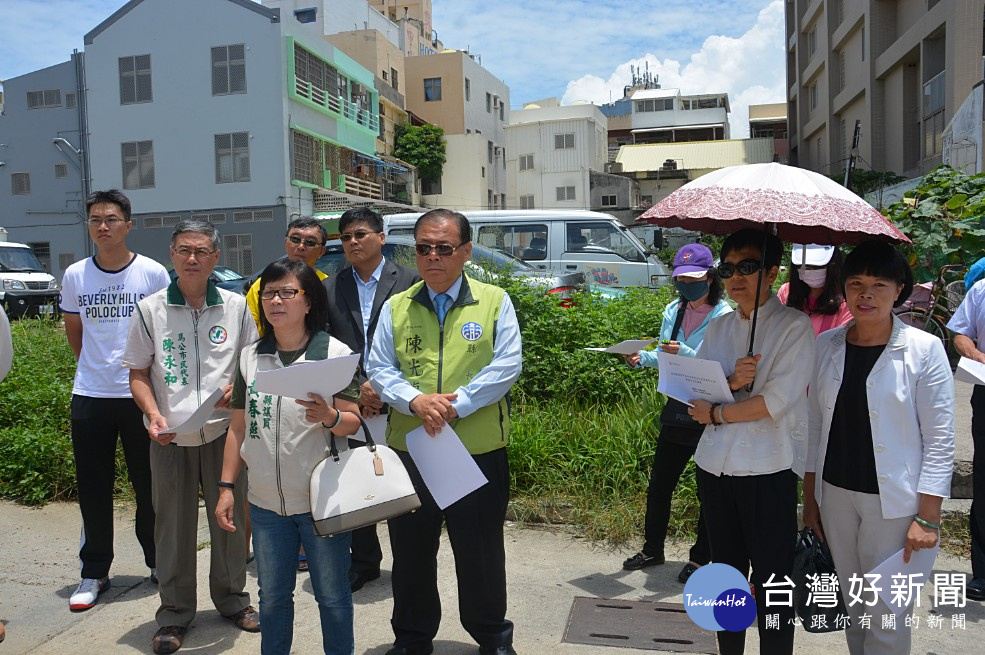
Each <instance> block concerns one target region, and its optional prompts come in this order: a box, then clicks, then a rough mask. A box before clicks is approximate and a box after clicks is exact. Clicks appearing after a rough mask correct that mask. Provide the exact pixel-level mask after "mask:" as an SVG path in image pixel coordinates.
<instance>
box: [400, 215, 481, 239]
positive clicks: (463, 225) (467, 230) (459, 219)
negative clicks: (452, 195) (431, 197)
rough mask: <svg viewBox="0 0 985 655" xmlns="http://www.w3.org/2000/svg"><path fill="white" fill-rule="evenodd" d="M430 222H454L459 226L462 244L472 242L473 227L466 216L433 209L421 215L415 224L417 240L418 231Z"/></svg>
mask: <svg viewBox="0 0 985 655" xmlns="http://www.w3.org/2000/svg"><path fill="white" fill-rule="evenodd" d="M430 221H454V222H455V223H457V224H458V235H459V237H460V238H461V242H462V243H468V242H469V241H471V240H472V226H471V225H469V219H467V218H465V214H462V213H460V212H456V211H452V210H451V209H432V210H431V211H429V212H426V213H424V214H421V216H420V218H418V219H417V222H416V223H414V238H415V239H416V238H417V231H418V230H420V229H421V226H422V225H424V224H425V223H428V222H430Z"/></svg>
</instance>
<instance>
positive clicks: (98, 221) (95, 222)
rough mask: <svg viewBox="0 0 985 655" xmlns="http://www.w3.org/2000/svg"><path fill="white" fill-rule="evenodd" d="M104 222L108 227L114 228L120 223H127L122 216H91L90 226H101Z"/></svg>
mask: <svg viewBox="0 0 985 655" xmlns="http://www.w3.org/2000/svg"><path fill="white" fill-rule="evenodd" d="M103 223H105V224H106V227H108V228H110V229H112V228H114V227H116V226H117V225H120V224H121V223H126V221H124V220H123V219H122V218H90V219H89V227H99V226H100V225H102V224H103Z"/></svg>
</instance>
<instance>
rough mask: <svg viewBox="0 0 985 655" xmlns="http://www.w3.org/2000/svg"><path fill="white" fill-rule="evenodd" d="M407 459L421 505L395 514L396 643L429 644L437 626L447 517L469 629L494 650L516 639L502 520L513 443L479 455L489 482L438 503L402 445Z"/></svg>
mask: <svg viewBox="0 0 985 655" xmlns="http://www.w3.org/2000/svg"><path fill="white" fill-rule="evenodd" d="M397 453H398V454H399V455H400V459H401V460H402V461H403V463H404V465H405V466H406V467H407V472H408V473H409V474H410V478H411V480H412V481H413V482H414V487H415V488H416V490H417V495H418V496H419V497H420V499H421V508H420V509H419V510H417V511H416V512H412V513H410V514H404V515H403V516H398V517H397V518H394V519H390V520H389V521H388V526H389V529H390V548H391V550H392V551H393V618H392V619H391V620H390V624H391V626H392V627H393V634H394V636H395V641H394V644H395V645H396V646H402V647H404V648H420V647H424V646H427V645H429V644H430V643H431V641H432V640H433V639H434V637H435V635H436V634H438V624H439V623H440V621H441V599H440V598H439V597H438V561H437V555H438V545H439V539H440V537H441V525H442V522H444V523H445V525H446V526H447V529H448V538H449V540H450V541H451V548H452V553H453V554H454V557H455V572H456V575H457V578H458V613H459V619H460V620H461V622H462V626H463V627H464V628H465V630H466V631H467V632H468V633H469V634H470V635H471V636H472V638H473V639H475V641H476V643H477V644H479V645H480V646H482V647H485V648H486V649H488V650H495V649H496V648H498V647H499V646H507V645H510V644H512V643H513V623H512V622H510V621H507V620H506V551H505V547H504V545H503V521H504V520H505V518H506V505H507V503H508V501H509V495H510V487H509V485H510V466H509V460H508V459H507V456H506V449H505V448H501V449H499V450H494V451H492V452H491V453H485V454H482V455H473V458H474V459H475V462H476V464H478V465H479V469H481V470H482V472H483V473H484V474H485V476H486V478H488V480H489V483H488V484H485V485H483V486H482V487H480V488H478V489H476V490H475V491H473V492H472V493H470V494H469V495H467V496H465V497H464V498H462V499H461V500H459V501H458V502H456V503H454V504H452V505H450V506H448V507H446V508H445V509H444V510H441V509H439V508H438V506H437V505H436V504H435V502H434V499H433V498H432V497H431V494H430V493H429V492H428V489H427V487H426V486H425V485H424V482H423V480H422V479H421V474H420V472H419V471H418V470H417V467H416V466H415V465H414V461H413V460H412V459H411V457H410V455H409V454H407V453H406V452H402V451H397Z"/></svg>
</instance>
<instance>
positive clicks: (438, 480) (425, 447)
mask: <svg viewBox="0 0 985 655" xmlns="http://www.w3.org/2000/svg"><path fill="white" fill-rule="evenodd" d="M407 452H409V453H410V456H411V458H412V459H413V460H414V464H415V465H417V470H418V471H420V472H421V477H422V478H424V484H425V485H427V488H428V491H430V492H431V496H432V497H433V498H434V502H435V503H437V505H438V507H440V508H441V509H444V508H446V507H448V506H449V505H451V504H452V503H454V502H455V501H457V500H460V499H462V498H464V497H465V496H467V495H468V494H470V493H472V492H473V491H475V490H476V489H478V488H479V487H481V486H482V485H484V484H486V483H487V482H489V480H488V479H487V478H486V476H485V475H483V473H482V471H481V470H479V465H478V464H476V463H475V460H474V459H472V455H470V454H469V451H468V450H466V449H465V446H464V445H463V444H462V440H461V439H459V438H458V435H457V434H455V431H454V430H452V429H451V426H450V425H448V424H447V423H446V424H445V426H444V427H443V428H441V431H439V432H438V434H437V435H435V436H433V437H432V436H430V435H428V433H427V432H426V431H425V430H424V426H423V425H422V426H421V427H419V428H417V429H416V430H411V431H410V432H408V433H407Z"/></svg>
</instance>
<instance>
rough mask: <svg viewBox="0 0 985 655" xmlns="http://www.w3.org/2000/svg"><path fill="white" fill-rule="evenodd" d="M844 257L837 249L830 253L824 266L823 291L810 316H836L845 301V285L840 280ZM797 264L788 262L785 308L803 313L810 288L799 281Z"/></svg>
mask: <svg viewBox="0 0 985 655" xmlns="http://www.w3.org/2000/svg"><path fill="white" fill-rule="evenodd" d="M843 265H844V257H842V256H841V251H839V250H838V248H835V249H834V252H832V253H831V259H830V260H828V263H827V264H826V265H825V269H826V270H827V275H826V277H825V280H824V289H823V290H822V291H821V295H820V296H818V297H817V302H816V303H815V304H814V308H813V309H812V310H811V312H810V313H811V314H837V313H838V310H839V309H840V308H841V303H842V302H843V301H844V300H845V295H844V288H845V283H844V281H843V280H842V273H841V270H842V266H843ZM797 266H799V265H798V264H794V263H793V262H792V261H791V262H790V284H789V285H788V286H787V291H788V293H787V307H793V308H794V309H799V310H800V311H805V309H806V307H807V297H808V296H810V295H811V288H810V287H809V286H807V284H806V283H804V282H803V281H802V280H801V279H800V274H799V273H798V272H797Z"/></svg>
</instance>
